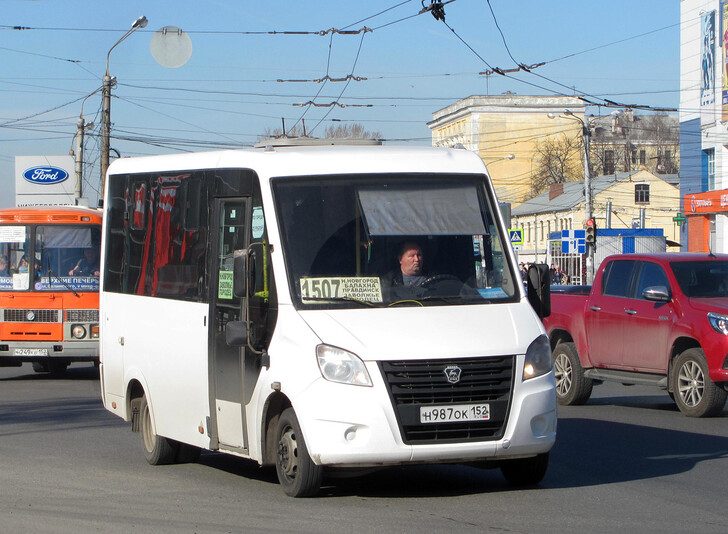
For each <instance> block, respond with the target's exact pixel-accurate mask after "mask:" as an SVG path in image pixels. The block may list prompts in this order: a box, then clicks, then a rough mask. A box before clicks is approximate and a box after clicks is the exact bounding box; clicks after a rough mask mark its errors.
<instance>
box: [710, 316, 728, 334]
mask: <svg viewBox="0 0 728 534" xmlns="http://www.w3.org/2000/svg"><path fill="white" fill-rule="evenodd" d="M708 321H709V322H710V326H712V327H713V330H715V331H716V332H718V333H719V334H723V335H724V336H728V315H721V314H719V313H712V312H711V313H709V314H708Z"/></svg>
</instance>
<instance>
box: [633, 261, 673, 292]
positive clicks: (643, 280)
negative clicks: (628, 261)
mask: <svg viewBox="0 0 728 534" xmlns="http://www.w3.org/2000/svg"><path fill="white" fill-rule="evenodd" d="M655 286H663V287H666V288H667V289H669V288H670V282H669V281H668V280H667V275H666V274H665V271H663V270H662V267H660V266H659V265H657V264H656V263H651V262H648V261H646V262H643V263H642V270H641V271H640V279H639V282H638V283H637V294H636V295H635V297H636V298H638V299H642V298H643V297H642V292H643V291H644V290H645V289H647V288H648V287H655Z"/></svg>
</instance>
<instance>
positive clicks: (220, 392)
mask: <svg viewBox="0 0 728 534" xmlns="http://www.w3.org/2000/svg"><path fill="white" fill-rule="evenodd" d="M249 211H250V199H248V198H229V199H228V198H226V199H217V200H216V201H215V207H214V212H215V213H214V219H213V220H214V235H215V239H214V240H213V247H214V254H212V255H211V256H212V262H213V265H212V271H211V273H212V280H213V283H212V284H210V285H211V289H212V291H213V292H214V294H213V295H212V298H211V299H210V302H211V311H210V317H211V319H210V321H211V325H210V326H211V327H212V328H211V330H212V333H211V337H212V340H211V355H210V358H211V361H210V364H211V365H210V380H211V387H210V389H211V392H210V397H211V399H210V400H211V407H210V409H211V413H212V414H213V416H212V418H211V419H212V422H211V426H212V428H211V431H212V432H211V434H212V435H211V436H210V437H211V445H213V446H214V445H215V437H217V441H218V442H219V444H220V445H222V446H226V447H228V448H230V447H232V448H235V449H247V436H246V431H245V405H246V404H247V401H248V400H249V399H250V396H251V394H252V387H251V388H249V389H250V391H246V388H245V387H244V384H245V381H246V380H245V379H246V377H245V360H246V354H245V353H246V351H247V348H246V347H245V346H244V345H236V346H230V345H228V343H227V341H226V327H227V324H228V323H231V322H236V323H238V324H239V323H240V322H241V321H245V317H244V315H243V314H244V313H245V306H244V304H245V303H244V302H243V300H244V299H243V298H240V297H236V296H235V295H234V294H233V263H234V259H235V257H236V256H238V255H240V254H244V253H245V249H246V247H247V245H248V241H249V238H248V235H249V233H250V232H249V226H250V223H249V221H250V216H249ZM215 431H216V434H217V436H215Z"/></svg>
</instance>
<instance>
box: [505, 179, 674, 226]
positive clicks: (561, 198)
mask: <svg viewBox="0 0 728 534" xmlns="http://www.w3.org/2000/svg"><path fill="white" fill-rule="evenodd" d="M640 172H647V173H648V174H650V176H654V177H655V178H659V179H660V180H663V181H665V182H667V183H669V184H671V185H674V184H672V183H671V182H670V181H669V180H665V178H664V177H663V176H660V175H654V174H652V173H649V172H648V171H642V170H639V171H631V172H620V173H617V174H610V175H607V176H597V177H595V178H592V179H591V190H592V198H594V197H596V196H597V195H598V194H599V193H601V192H603V191H606V190H607V189H609V188H610V187H612V186H614V185H616V184H617V183H619V182H625V181H628V180H630V179H631V178H632V176H634V175H635V174H638V173H640ZM665 176H674V175H665ZM563 186H564V192H563V193H561V194H560V195H558V196H557V197H554V198H552V199H550V200H549V194H550V191H548V190H547V191H546V192H545V193H541V194H540V195H538V196H536V197H533V198H532V199H530V200H527V201H526V202H524V203H523V204H519V205H518V206H516V207H515V208H513V209H512V210H511V215H512V216H513V217H523V216H525V215H535V214H538V213H553V212H555V211H570V210H572V209H574V208H575V207H577V206H579V205H580V204H583V203H584V182H583V181H581V180H579V181H577V182H566V183H564V184H563Z"/></svg>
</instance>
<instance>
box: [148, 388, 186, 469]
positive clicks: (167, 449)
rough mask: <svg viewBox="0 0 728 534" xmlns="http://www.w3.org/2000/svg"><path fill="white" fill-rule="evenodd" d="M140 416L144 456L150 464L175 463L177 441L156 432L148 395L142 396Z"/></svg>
mask: <svg viewBox="0 0 728 534" xmlns="http://www.w3.org/2000/svg"><path fill="white" fill-rule="evenodd" d="M139 416H140V423H141V426H140V429H139V430H140V433H141V435H142V448H143V449H144V457H145V458H146V459H147V462H148V463H149V464H150V465H165V464H171V463H174V461H175V457H176V455H177V448H176V447H175V445H176V442H175V441H173V440H171V439H168V438H165V437H162V436H158V435H157V434H155V433H154V428H153V427H152V414H151V411H150V410H149V403H148V402H147V396H146V395H144V396H143V397H142V402H141V405H140V407H139Z"/></svg>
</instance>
